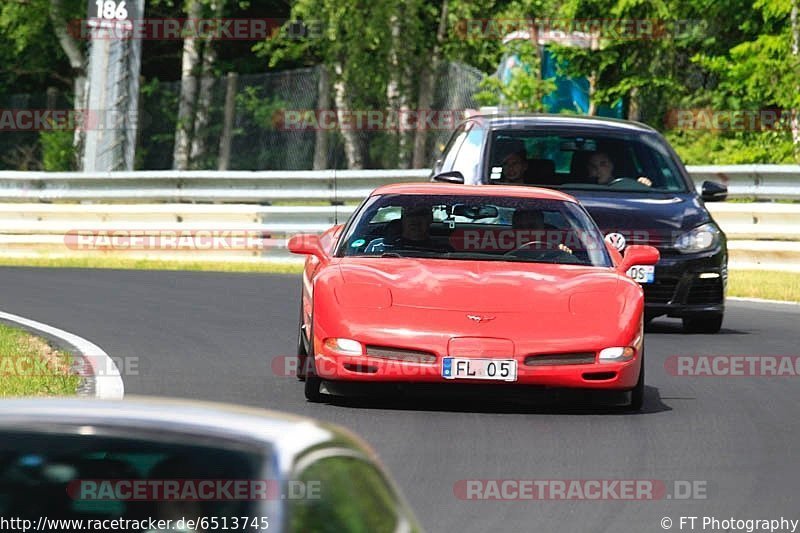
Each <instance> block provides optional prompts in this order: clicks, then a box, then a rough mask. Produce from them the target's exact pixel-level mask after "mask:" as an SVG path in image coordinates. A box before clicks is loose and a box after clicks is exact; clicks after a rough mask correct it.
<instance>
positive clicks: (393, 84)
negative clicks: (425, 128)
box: [384, 4, 404, 168]
mask: <svg viewBox="0 0 800 533" xmlns="http://www.w3.org/2000/svg"><path fill="white" fill-rule="evenodd" d="M395 5H396V6H398V5H399V4H395ZM389 36H390V37H389V57H388V61H389V80H388V81H387V83H386V102H387V109H386V112H387V116H386V119H385V120H384V123H385V124H389V123H396V124H397V126H398V128H397V129H396V130H391V131H387V134H388V135H390V136H391V141H392V146H393V147H394V148H395V151H394V152H395V155H396V156H397V161H389V162H388V163H389V164H390V165H391V166H393V167H394V166H399V167H400V168H402V164H401V163H400V161H399V159H400V157H399V154H400V144H401V142H402V141H401V139H402V138H403V127H402V126H403V122H404V120H403V119H404V116H403V115H401V114H400V113H401V111H400V99H401V95H400V92H401V91H400V75H401V73H402V72H403V71H404V69H402V68H401V67H400V62H399V60H398V58H397V57H398V48H399V47H400V46H402V44H401V43H400V17H399V16H398V14H397V12H394V13H392V15H391V16H390V17H389ZM390 117H391V118H392V120H391V121H390V120H389V119H390ZM395 117H396V120H394V119H395ZM384 164H386V162H384Z"/></svg>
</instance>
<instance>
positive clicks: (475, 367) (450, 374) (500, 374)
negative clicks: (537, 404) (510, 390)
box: [442, 357, 517, 381]
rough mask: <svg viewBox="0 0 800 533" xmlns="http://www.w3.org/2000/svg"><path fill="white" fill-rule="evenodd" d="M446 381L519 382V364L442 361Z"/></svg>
mask: <svg viewBox="0 0 800 533" xmlns="http://www.w3.org/2000/svg"><path fill="white" fill-rule="evenodd" d="M442 377H444V378H445V379H492V380H496V381H517V362H516V361H515V360H514V359H462V358H456V357H445V358H444V359H442Z"/></svg>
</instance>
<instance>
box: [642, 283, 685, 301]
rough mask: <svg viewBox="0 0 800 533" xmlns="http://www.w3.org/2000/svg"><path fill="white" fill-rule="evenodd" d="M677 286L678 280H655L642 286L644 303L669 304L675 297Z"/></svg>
mask: <svg viewBox="0 0 800 533" xmlns="http://www.w3.org/2000/svg"><path fill="white" fill-rule="evenodd" d="M677 286H678V280H674V279H661V280H660V279H656V280H655V282H654V283H645V284H643V285H642V289H643V290H644V301H645V303H658V304H665V303H669V302H670V301H671V300H672V298H673V296H674V295H675V288H676V287H677Z"/></svg>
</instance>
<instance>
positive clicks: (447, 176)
mask: <svg viewBox="0 0 800 533" xmlns="http://www.w3.org/2000/svg"><path fill="white" fill-rule="evenodd" d="M431 181H440V182H442V183H464V174H462V173H461V172H459V171H458V170H451V171H450V172H442V173H441V174H436V175H435V176H434V177H433V178H431Z"/></svg>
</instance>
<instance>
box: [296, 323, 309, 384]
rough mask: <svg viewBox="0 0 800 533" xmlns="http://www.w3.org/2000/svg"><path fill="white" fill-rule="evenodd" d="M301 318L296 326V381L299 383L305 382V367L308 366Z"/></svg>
mask: <svg viewBox="0 0 800 533" xmlns="http://www.w3.org/2000/svg"><path fill="white" fill-rule="evenodd" d="M302 324H303V318H302V317H300V325H298V326H297V379H299V380H300V381H305V380H306V373H307V369H306V365H307V364H308V351H307V350H306V343H305V342H303V337H304V335H303V328H302Z"/></svg>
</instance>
